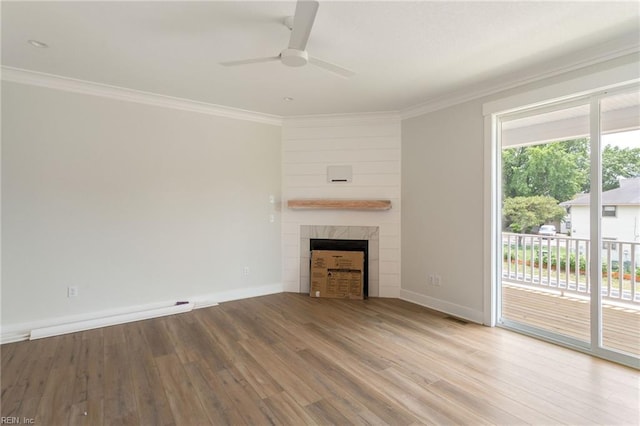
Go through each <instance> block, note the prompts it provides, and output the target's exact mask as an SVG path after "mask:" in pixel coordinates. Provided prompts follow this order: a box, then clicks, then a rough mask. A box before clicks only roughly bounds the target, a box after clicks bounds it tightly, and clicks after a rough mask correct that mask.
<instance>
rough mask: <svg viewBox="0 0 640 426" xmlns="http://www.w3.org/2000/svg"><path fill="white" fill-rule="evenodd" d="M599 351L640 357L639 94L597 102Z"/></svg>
mask: <svg viewBox="0 0 640 426" xmlns="http://www.w3.org/2000/svg"><path fill="white" fill-rule="evenodd" d="M600 114H601V120H600V128H601V159H602V191H601V193H600V197H601V204H602V208H601V212H600V213H601V214H600V230H601V231H600V233H601V235H602V283H601V288H600V292H599V295H600V298H601V300H600V307H601V318H602V338H601V341H602V347H603V348H605V349H611V350H615V351H621V352H625V353H628V354H631V355H635V356H638V355H640V332H639V330H640V92H638V91H633V92H628V93H623V94H616V95H612V96H607V97H604V98H602V99H601V101H600Z"/></svg>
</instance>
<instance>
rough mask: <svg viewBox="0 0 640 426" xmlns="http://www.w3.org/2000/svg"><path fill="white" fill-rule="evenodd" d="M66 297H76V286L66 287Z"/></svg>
mask: <svg viewBox="0 0 640 426" xmlns="http://www.w3.org/2000/svg"><path fill="white" fill-rule="evenodd" d="M67 297H78V286H75V285H71V286H69V287H67Z"/></svg>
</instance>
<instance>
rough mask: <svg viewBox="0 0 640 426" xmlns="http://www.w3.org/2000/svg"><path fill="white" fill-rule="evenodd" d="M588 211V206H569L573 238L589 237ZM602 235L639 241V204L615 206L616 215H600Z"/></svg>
mask: <svg viewBox="0 0 640 426" xmlns="http://www.w3.org/2000/svg"><path fill="white" fill-rule="evenodd" d="M589 215H590V212H589V206H572V207H571V230H572V232H571V236H572V237H574V238H585V239H588V238H589V237H590V234H589V232H590V229H589V228H590V221H591V219H590V216H589ZM600 223H601V224H602V225H601V226H602V230H601V233H602V237H603V238H605V239H615V240H618V241H628V242H638V241H640V235H638V233H639V232H640V229H638V226H639V224H640V206H624V205H622V206H617V209H616V216H615V217H609V216H605V217H602V221H601V222H600Z"/></svg>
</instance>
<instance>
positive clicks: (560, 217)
mask: <svg viewBox="0 0 640 426" xmlns="http://www.w3.org/2000/svg"><path fill="white" fill-rule="evenodd" d="M585 102H586V101H585ZM589 114H590V106H589V104H588V103H582V104H575V103H574V104H572V105H569V106H565V107H557V106H556V107H552V108H550V109H546V110H544V111H540V112H528V113H519V114H518V115H514V116H511V117H502V121H501V138H500V140H501V172H502V225H503V226H502V233H501V241H502V244H501V250H502V253H501V258H502V260H503V262H502V274H501V278H502V280H501V292H500V296H501V305H500V322H502V323H503V324H507V325H511V326H515V327H516V328H520V329H525V330H528V331H532V332H536V333H540V334H542V335H545V336H547V337H550V338H552V339H554V340H560V341H565V342H568V343H571V344H574V345H579V346H583V347H588V346H589V342H590V335H591V332H590V330H591V328H590V324H591V318H590V291H591V288H592V283H591V282H590V277H589V250H590V244H591V242H590V226H589V224H590V221H589V195H588V192H589V172H590V154H589V152H590V140H589V134H590V128H589ZM576 200H579V201H576ZM582 210H585V212H586V213H585V212H583V211H582ZM568 212H570V214H569V213H568ZM583 213H584V215H586V216H585V217H586V220H584V221H583V220H582V218H583ZM574 218H575V219H574ZM578 218H580V220H577V219H578Z"/></svg>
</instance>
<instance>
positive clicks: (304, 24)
mask: <svg viewBox="0 0 640 426" xmlns="http://www.w3.org/2000/svg"><path fill="white" fill-rule="evenodd" d="M317 11H318V2H317V1H316V0H298V2H297V3H296V12H295V15H294V16H293V17H287V18H285V21H284V24H285V25H286V26H287V27H289V29H290V30H291V37H290V38H289V47H287V48H286V49H284V50H283V51H282V52H280V54H279V55H278V56H269V57H263V58H253V59H244V60H240V61H228V62H220V65H222V66H225V67H234V66H238V65H247V64H257V63H260V62H275V61H280V62H282V63H283V64H284V65H287V66H290V67H301V66H303V65H306V64H307V63H311V64H313V65H315V66H317V67H320V68H322V69H324V70H327V71H329V72H331V73H334V74H336V75H339V76H340V77H345V78H348V77H351V76H352V75H354V74H355V73H354V72H353V71H350V70H348V69H346V68H343V67H341V66H338V65H335V64H332V63H330V62H326V61H323V60H321V59H318V58H314V57H313V56H309V54H308V53H307V51H306V50H305V48H306V46H307V41H309V36H310V35H311V27H313V22H314V21H315V19H316V13H317Z"/></svg>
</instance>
